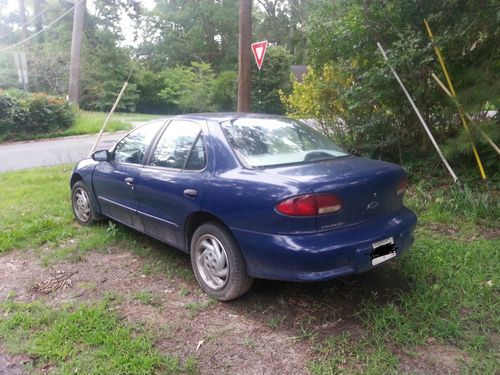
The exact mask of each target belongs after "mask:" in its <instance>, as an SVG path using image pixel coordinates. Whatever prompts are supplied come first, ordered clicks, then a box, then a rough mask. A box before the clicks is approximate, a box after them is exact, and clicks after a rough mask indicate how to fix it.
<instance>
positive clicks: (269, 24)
mask: <svg viewBox="0 0 500 375" xmlns="http://www.w3.org/2000/svg"><path fill="white" fill-rule="evenodd" d="M314 2H315V1H311V0H273V1H269V0H257V1H255V2H254V3H255V4H256V6H254V9H253V13H254V15H255V17H254V20H253V23H254V25H255V26H254V29H255V31H254V38H255V39H256V40H268V41H270V42H273V43H276V44H277V45H279V46H283V47H284V48H285V49H286V50H287V51H288V52H289V53H290V54H292V55H293V57H294V61H295V63H296V64H303V63H304V62H305V59H306V54H307V53H306V52H307V37H306V33H305V29H306V27H307V19H308V18H309V16H310V11H311V6H312V4H314Z"/></svg>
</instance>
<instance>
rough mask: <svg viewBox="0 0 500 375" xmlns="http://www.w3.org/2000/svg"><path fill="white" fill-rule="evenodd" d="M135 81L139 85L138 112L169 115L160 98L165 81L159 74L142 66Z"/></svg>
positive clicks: (135, 76)
mask: <svg viewBox="0 0 500 375" xmlns="http://www.w3.org/2000/svg"><path fill="white" fill-rule="evenodd" d="M134 81H135V84H136V85H137V92H138V94H139V95H138V98H137V111H138V112H143V113H168V107H166V106H165V104H164V103H163V100H162V99H161V97H160V95H159V94H160V91H161V90H162V89H163V87H164V81H163V80H162V79H161V78H160V77H159V74H158V73H154V72H152V71H150V70H147V69H146V68H145V67H143V66H140V67H139V68H138V69H137V70H136V72H135V74H134Z"/></svg>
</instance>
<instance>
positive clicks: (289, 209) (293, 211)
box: [276, 194, 342, 216]
mask: <svg viewBox="0 0 500 375" xmlns="http://www.w3.org/2000/svg"><path fill="white" fill-rule="evenodd" d="M341 209H342V201H341V200H340V198H339V197H337V196H336V195H333V194H317V195H316V194H307V195H299V196H296V197H292V198H288V199H285V200H284V201H282V202H280V203H278V204H277V205H276V211H278V212H279V213H282V214H284V215H288V216H316V215H326V214H331V213H335V212H338V211H340V210H341Z"/></svg>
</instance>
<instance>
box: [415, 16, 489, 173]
mask: <svg viewBox="0 0 500 375" xmlns="http://www.w3.org/2000/svg"><path fill="white" fill-rule="evenodd" d="M424 24H425V28H426V29H427V34H429V38H430V40H431V42H433V43H434V35H433V34H432V30H431V27H430V25H429V23H428V22H427V20H426V19H425V18H424ZM434 51H435V52H436V55H437V58H438V60H439V64H440V65H441V69H443V73H444V76H445V78H446V82H447V83H448V87H449V88H450V91H451V94H452V95H453V97H454V98H456V97H457V94H456V93H455V89H454V88H453V84H452V83H451V78H450V75H449V74H448V69H446V64H445V63H444V59H443V56H442V55H441V51H440V50H439V48H438V47H437V46H436V45H434ZM459 115H460V119H461V120H462V124H463V125H464V128H465V131H466V132H467V135H468V136H469V139H470V141H471V144H472V152H473V153H474V157H475V158H476V162H477V166H478V168H479V172H480V173H481V177H482V179H483V180H485V179H486V173H484V168H483V163H481V159H480V158H479V153H478V152H477V149H476V145H475V144H474V141H473V140H472V136H471V134H470V130H469V127H468V126H467V122H466V121H465V117H464V116H463V114H462V113H461V112H460V111H459Z"/></svg>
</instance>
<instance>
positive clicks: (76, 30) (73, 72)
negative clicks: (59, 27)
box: [69, 0, 85, 105]
mask: <svg viewBox="0 0 500 375" xmlns="http://www.w3.org/2000/svg"><path fill="white" fill-rule="evenodd" d="M84 15H85V0H75V15H74V17H73V36H72V39H71V62H70V65H69V100H70V101H71V102H73V103H74V104H76V105H79V104H80V65H81V60H80V52H81V50H82V37H83V17H84Z"/></svg>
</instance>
